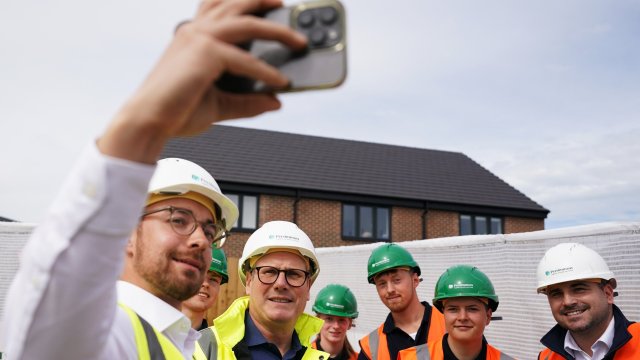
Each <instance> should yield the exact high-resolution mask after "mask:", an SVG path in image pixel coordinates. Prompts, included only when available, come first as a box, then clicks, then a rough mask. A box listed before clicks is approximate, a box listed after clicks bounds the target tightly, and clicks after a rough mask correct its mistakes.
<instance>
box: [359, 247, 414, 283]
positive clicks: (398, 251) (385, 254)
mask: <svg viewBox="0 0 640 360" xmlns="http://www.w3.org/2000/svg"><path fill="white" fill-rule="evenodd" d="M397 267H410V268H412V269H413V270H414V271H415V272H416V273H417V274H418V276H420V266H418V263H417V262H416V261H415V260H414V259H413V256H411V254H409V252H408V251H407V249H405V248H403V247H402V246H400V245H397V244H384V245H381V246H378V247H377V248H375V249H374V250H373V252H372V253H371V256H369V262H368V264H367V271H368V275H367V280H368V281H369V283H370V284H373V277H374V276H375V275H376V274H379V273H381V272H384V271H387V270H390V269H393V268H397Z"/></svg>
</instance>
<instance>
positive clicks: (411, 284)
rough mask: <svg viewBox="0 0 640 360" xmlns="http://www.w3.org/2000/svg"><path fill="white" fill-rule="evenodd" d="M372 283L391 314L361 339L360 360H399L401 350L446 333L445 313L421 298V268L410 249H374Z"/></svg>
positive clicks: (392, 246)
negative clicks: (396, 359)
mask: <svg viewBox="0 0 640 360" xmlns="http://www.w3.org/2000/svg"><path fill="white" fill-rule="evenodd" d="M368 280H369V283H371V284H375V286H376V290H377V291H378V296H380V300H381V301H382V302H383V303H384V305H385V306H386V307H387V308H388V309H389V311H390V314H389V315H388V316H387V319H386V320H385V322H384V323H382V324H381V325H380V326H379V327H378V328H377V329H375V330H373V331H372V332H371V333H369V334H368V335H367V336H365V337H363V338H362V339H360V349H361V351H360V354H359V355H358V359H359V360H376V359H378V360H390V359H395V358H396V357H397V355H398V351H400V350H402V349H406V348H409V347H413V346H416V345H420V344H425V343H427V341H431V340H435V339H439V338H440V337H441V336H442V335H443V334H444V318H443V317H442V313H440V311H438V310H437V309H435V308H434V307H432V306H431V305H429V303H427V302H426V301H424V302H420V300H419V299H418V293H417V291H416V288H417V287H418V285H419V284H420V281H421V279H420V267H419V266H418V264H417V263H416V261H415V260H414V259H413V257H412V256H411V254H409V252H408V251H407V250H406V249H404V248H403V247H401V246H399V245H397V244H384V245H381V246H379V247H377V248H376V249H374V250H373V252H372V253H371V256H369V262H368Z"/></svg>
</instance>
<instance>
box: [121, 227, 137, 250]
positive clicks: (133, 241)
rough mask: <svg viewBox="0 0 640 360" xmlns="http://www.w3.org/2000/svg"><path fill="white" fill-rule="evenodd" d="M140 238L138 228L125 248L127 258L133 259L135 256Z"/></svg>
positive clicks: (132, 233)
mask: <svg viewBox="0 0 640 360" xmlns="http://www.w3.org/2000/svg"><path fill="white" fill-rule="evenodd" d="M139 236H140V227H137V228H136V229H135V230H133V231H132V232H131V235H130V236H129V241H127V246H126V247H125V254H126V255H127V257H133V256H134V255H135V249H136V241H138V237H139Z"/></svg>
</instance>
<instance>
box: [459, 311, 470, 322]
mask: <svg viewBox="0 0 640 360" xmlns="http://www.w3.org/2000/svg"><path fill="white" fill-rule="evenodd" d="M467 319H469V314H468V313H467V310H465V309H460V310H459V311H458V317H457V320H460V321H465V320H467Z"/></svg>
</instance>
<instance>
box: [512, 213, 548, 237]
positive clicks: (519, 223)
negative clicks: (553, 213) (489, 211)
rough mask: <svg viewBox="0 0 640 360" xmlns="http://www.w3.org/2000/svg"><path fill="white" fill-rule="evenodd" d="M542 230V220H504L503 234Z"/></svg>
mask: <svg viewBox="0 0 640 360" xmlns="http://www.w3.org/2000/svg"><path fill="white" fill-rule="evenodd" d="M538 230H544V219H530V218H516V217H505V218H504V233H505V234H509V233H519V232H528V231H538Z"/></svg>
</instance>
